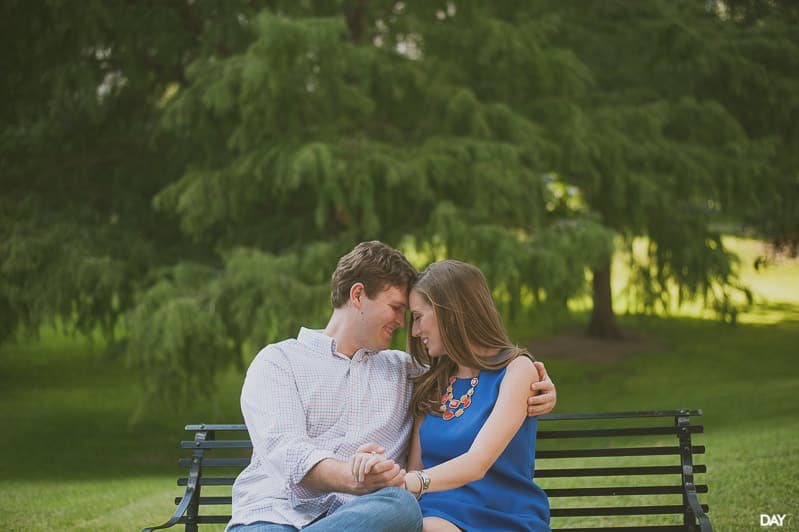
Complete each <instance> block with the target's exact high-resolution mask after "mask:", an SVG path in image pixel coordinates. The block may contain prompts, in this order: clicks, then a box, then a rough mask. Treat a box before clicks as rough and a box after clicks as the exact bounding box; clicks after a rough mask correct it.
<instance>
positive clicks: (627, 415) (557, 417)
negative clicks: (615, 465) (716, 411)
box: [538, 408, 702, 421]
mask: <svg viewBox="0 0 799 532" xmlns="http://www.w3.org/2000/svg"><path fill="white" fill-rule="evenodd" d="M701 415H702V409H701V408H698V409H696V410H691V409H684V410H651V411H641V412H638V411H636V412H596V413H586V414H546V415H543V416H538V419H539V420H544V421H563V420H566V421H576V420H581V419H634V418H641V417H674V416H701Z"/></svg>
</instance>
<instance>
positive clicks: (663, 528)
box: [552, 525, 685, 532]
mask: <svg viewBox="0 0 799 532" xmlns="http://www.w3.org/2000/svg"><path fill="white" fill-rule="evenodd" d="M595 530H607V531H609V532H636V531H638V530H647V531H649V532H669V531H671V530H685V527H684V526H682V525H654V526H603V527H597V528H553V529H552V532H594V531H595Z"/></svg>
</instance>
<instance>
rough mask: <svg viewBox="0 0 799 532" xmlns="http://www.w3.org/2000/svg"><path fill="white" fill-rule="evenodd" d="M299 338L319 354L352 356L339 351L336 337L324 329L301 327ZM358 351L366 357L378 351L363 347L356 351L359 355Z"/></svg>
mask: <svg viewBox="0 0 799 532" xmlns="http://www.w3.org/2000/svg"><path fill="white" fill-rule="evenodd" d="M297 340H298V341H299V342H300V343H302V344H305V345H306V346H308V347H309V348H310V349H312V350H313V351H315V352H317V353H319V354H322V355H334V356H338V357H345V358H350V357H348V356H346V355H345V354H343V353H339V352H338V350H337V349H336V339H335V338H333V337H331V336H327V335H326V334H324V332H323V330H322V329H319V330H316V329H307V328H305V327H300V332H299V334H298V335H297ZM358 353H361V356H362V357H366V356H369V355H372V354H375V353H376V351H371V350H369V349H366V348H361V349H358V351H356V352H355V355H357V354H358ZM353 358H354V357H353Z"/></svg>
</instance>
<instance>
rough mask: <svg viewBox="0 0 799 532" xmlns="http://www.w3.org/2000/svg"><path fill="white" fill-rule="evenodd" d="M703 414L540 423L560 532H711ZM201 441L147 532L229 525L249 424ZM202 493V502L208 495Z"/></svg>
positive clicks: (543, 476)
mask: <svg viewBox="0 0 799 532" xmlns="http://www.w3.org/2000/svg"><path fill="white" fill-rule="evenodd" d="M700 415H702V411H701V410H668V411H652V412H622V413H599V414H549V415H546V416H541V417H540V418H539V426H538V442H537V446H536V472H535V480H536V482H537V483H538V484H539V485H540V486H541V487H542V488H544V490H545V491H546V492H547V495H548V496H549V499H550V506H551V515H552V523H551V524H552V527H553V530H571V531H574V530H641V529H644V530H701V531H702V532H706V531H711V530H712V527H711V524H710V519H709V518H708V517H707V515H706V512H707V511H708V507H707V505H704V504H700V502H699V498H698V495H697V494H698V493H707V490H708V488H707V485H706V484H697V483H696V476H697V475H698V474H704V473H705V472H706V469H707V468H706V466H705V465H703V464H695V463H694V459H695V457H696V456H697V455H700V454H704V452H705V447H704V446H703V445H695V444H694V442H693V441H692V435H694V434H698V433H702V432H703V427H702V426H701V425H697V424H692V423H691V418H692V417H696V416H700ZM186 430H187V431H189V432H193V433H194V438H193V439H191V440H187V441H182V442H181V444H180V445H181V447H182V448H183V449H187V450H190V451H191V455H190V456H186V457H184V458H181V459H180V460H179V464H180V465H181V466H183V467H186V468H188V474H186V475H185V476H182V477H180V478H178V486H185V487H186V488H185V492H184V493H183V495H182V496H180V497H176V498H175V504H176V505H177V509H176V510H175V512H174V514H173V515H172V517H171V519H169V520H168V521H167V522H166V523H164V524H162V525H160V526H155V527H152V528H145V529H144V532H149V531H151V530H156V529H161V528H168V527H171V526H173V525H176V524H183V525H185V527H186V528H185V530H187V531H194V530H197V527H198V525H201V524H208V523H227V522H228V520H229V519H230V502H231V496H230V492H231V486H232V484H233V481H234V480H235V477H236V475H237V474H238V472H239V471H241V470H242V469H243V468H244V467H246V466H247V464H249V456H250V452H251V451H250V449H251V448H252V444H251V442H250V440H249V437H248V434H247V428H246V427H245V426H244V425H187V426H186ZM201 492H202V493H201Z"/></svg>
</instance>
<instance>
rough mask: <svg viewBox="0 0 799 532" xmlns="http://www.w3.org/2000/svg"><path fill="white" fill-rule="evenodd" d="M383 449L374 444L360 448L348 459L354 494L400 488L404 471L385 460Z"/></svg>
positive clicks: (392, 461)
mask: <svg viewBox="0 0 799 532" xmlns="http://www.w3.org/2000/svg"><path fill="white" fill-rule="evenodd" d="M385 452H386V450H385V448H384V447H382V446H380V445H378V444H376V443H367V444H365V445H362V446H360V447H359V448H358V449H357V451H356V452H355V454H354V455H352V458H350V463H349V466H350V473H351V474H352V479H353V481H354V482H355V492H356V493H371V492H373V491H375V490H378V489H380V488H385V487H388V486H397V487H399V486H402V485H403V484H404V481H405V470H404V469H402V468H401V467H400V466H399V464H397V463H396V462H394V460H390V459H387V458H386V455H385Z"/></svg>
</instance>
